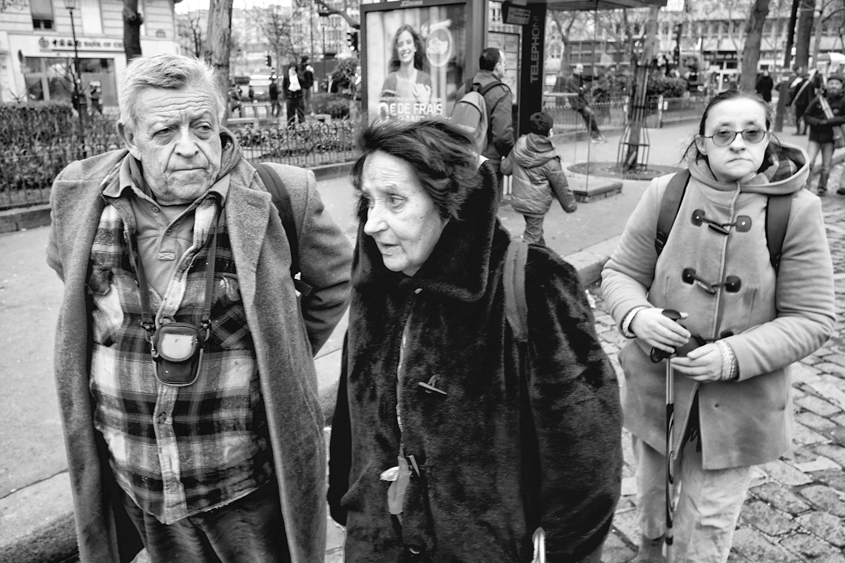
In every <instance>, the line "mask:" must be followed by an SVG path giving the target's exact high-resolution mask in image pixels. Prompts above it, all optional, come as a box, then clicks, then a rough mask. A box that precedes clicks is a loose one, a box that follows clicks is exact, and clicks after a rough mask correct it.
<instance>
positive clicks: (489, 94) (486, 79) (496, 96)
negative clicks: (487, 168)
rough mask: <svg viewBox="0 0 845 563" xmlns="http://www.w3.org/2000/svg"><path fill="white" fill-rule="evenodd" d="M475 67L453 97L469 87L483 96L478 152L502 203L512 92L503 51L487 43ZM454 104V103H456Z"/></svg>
mask: <svg viewBox="0 0 845 563" xmlns="http://www.w3.org/2000/svg"><path fill="white" fill-rule="evenodd" d="M478 67H479V69H480V70H479V71H478V72H477V73H476V75H475V76H474V77H473V78H472V81H467V82H466V83H465V84H464V85H463V86H461V88H460V89H459V90H458V94H457V96H456V98H455V99H456V100H458V101H459V103H460V100H462V99H463V97H464V95H465V94H467V93H468V92H470V91H473V90H474V91H477V92H478V93H479V94H481V95H482V97H483V98H484V105H485V107H486V110H487V115H486V118H487V145H486V147H479V148H480V149H481V150H480V153H481V156H483V157H485V158H487V159H488V160H489V161H490V164H492V165H493V169H494V170H495V171H496V179H497V180H498V186H497V188H496V189H497V201H498V202H499V204H500V205H501V204H502V172H501V170H500V164H501V160H502V159H503V158H504V157H506V156H508V155H509V154H510V152H511V149H513V145H514V137H513V113H512V112H513V109H512V108H513V95H512V94H511V91H510V88H508V87H507V86H506V85H505V84H504V83H503V82H502V78H503V77H504V76H505V53H504V52H503V51H500V50H499V49H495V48H493V47H488V48H487V49H484V51H482V52H481V56H480V57H479V58H478ZM457 105H458V104H456V106H457Z"/></svg>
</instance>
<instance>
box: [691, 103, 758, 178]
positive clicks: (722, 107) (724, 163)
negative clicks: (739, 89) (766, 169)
mask: <svg viewBox="0 0 845 563" xmlns="http://www.w3.org/2000/svg"><path fill="white" fill-rule="evenodd" d="M743 131H746V134H747V135H749V136H753V135H754V134H755V132H756V133H759V132H765V131H766V110H765V109H764V108H763V106H762V105H760V103H759V102H756V101H754V100H750V99H748V98H734V99H732V100H725V101H724V102H720V103H718V104H716V105H715V106H713V107H712V108H710V111H709V113H708V115H707V121H706V122H705V124H704V135H703V136H699V137H696V144H697V146H698V150H699V151H701V153H702V154H704V155H706V156H707V160H708V161H709V163H710V170H711V171H712V172H713V175H714V176H715V177H716V179H717V180H719V181H720V182H737V181H743V180H747V179H749V178H751V177H752V176H754V174H756V173H757V169H758V168H760V165H761V164H763V157H764V155H765V153H766V146H767V145H768V140H769V135H768V134H767V133H766V134H762V135H758V137H762V138H761V140H760V141H759V142H757V143H753V142H749V141H747V140H745V138H744V137H743V136H742V134H741V132H743ZM733 132H737V134H736V135H735V136H734V138H733V140H732V141H731V142H729V143H727V144H726V145H725V146H718V144H721V142H720V138H721V139H722V141H724V140H725V139H726V138H728V137H730V135H731V134H732V133H733ZM717 143H718V144H717Z"/></svg>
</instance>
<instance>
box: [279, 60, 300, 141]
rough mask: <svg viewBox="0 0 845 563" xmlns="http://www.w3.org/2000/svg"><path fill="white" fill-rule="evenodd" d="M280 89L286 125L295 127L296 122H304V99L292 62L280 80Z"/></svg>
mask: <svg viewBox="0 0 845 563" xmlns="http://www.w3.org/2000/svg"><path fill="white" fill-rule="evenodd" d="M282 91H283V92H284V96H285V106H286V110H287V115H288V127H295V126H296V124H297V123H304V122H305V101H304V98H303V93H302V84H301V83H300V82H299V72H298V69H297V67H296V65H294V64H292V65H290V66H289V67H288V71H287V73H286V74H285V79H284V80H283V81H282Z"/></svg>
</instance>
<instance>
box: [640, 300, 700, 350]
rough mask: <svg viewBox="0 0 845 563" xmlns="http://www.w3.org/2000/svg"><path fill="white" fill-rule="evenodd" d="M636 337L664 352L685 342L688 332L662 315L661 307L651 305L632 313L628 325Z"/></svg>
mask: <svg viewBox="0 0 845 563" xmlns="http://www.w3.org/2000/svg"><path fill="white" fill-rule="evenodd" d="M628 328H629V329H630V330H631V332H633V333H634V334H636V335H637V338H639V339H641V340H644V341H645V342H646V344H648V345H649V346H652V347H654V348H658V349H660V350H663V351H664V352H674V349H675V348H679V347H681V346H683V345H684V344H686V343H687V341H688V340H689V337H690V333H689V331H688V330H687V329H685V328H684V327H682V326H681V325H679V324H678V323H676V322H675V321H673V320H672V319H670V318H668V317H666V316H664V315H663V309H659V308H657V307H651V308H648V309H642V310H640V311H639V312H638V313H637V314H636V315H634V320H633V321H631V326H630V327H628Z"/></svg>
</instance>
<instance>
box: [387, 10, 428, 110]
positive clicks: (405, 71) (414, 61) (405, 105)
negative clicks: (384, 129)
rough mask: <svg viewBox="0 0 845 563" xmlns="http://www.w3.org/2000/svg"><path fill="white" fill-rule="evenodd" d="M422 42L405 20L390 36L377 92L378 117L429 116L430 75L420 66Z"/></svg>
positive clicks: (422, 59)
mask: <svg viewBox="0 0 845 563" xmlns="http://www.w3.org/2000/svg"><path fill="white" fill-rule="evenodd" d="M424 63H425V45H424V43H423V40H422V37H420V35H419V34H418V33H417V32H416V31H415V30H414V28H413V27H411V26H410V25H408V24H405V25H403V26H402V27H400V28H399V29H398V30H397V31H396V35H395V36H394V37H393V55H392V57H391V59H390V66H389V68H388V71H389V72H390V74H388V75H387V78H385V79H384V84H382V87H381V93H380V94H379V108H380V112H381V115H382V117H384V118H395V119H400V120H403V121H417V120H418V119H421V118H423V117H431V114H432V111H431V107H430V101H431V76H430V75H429V74H428V73H427V72H425V71H424V70H423V65H424Z"/></svg>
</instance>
